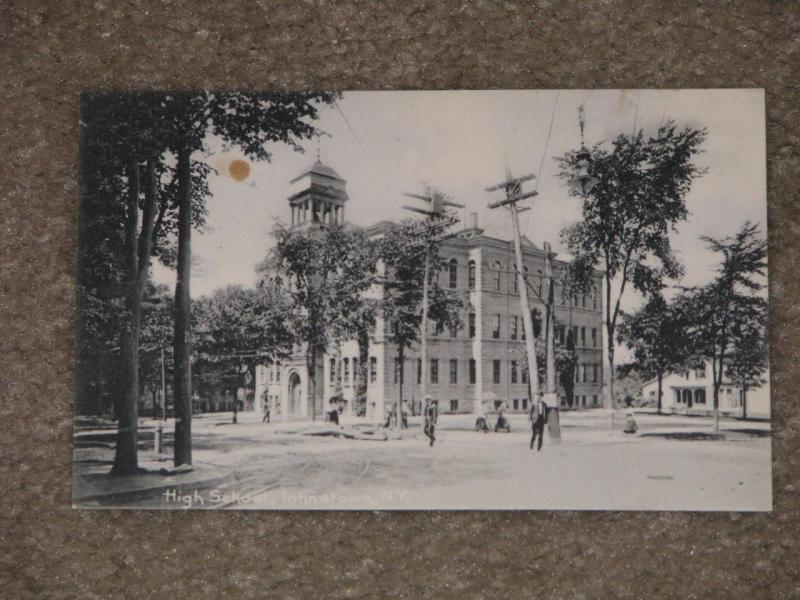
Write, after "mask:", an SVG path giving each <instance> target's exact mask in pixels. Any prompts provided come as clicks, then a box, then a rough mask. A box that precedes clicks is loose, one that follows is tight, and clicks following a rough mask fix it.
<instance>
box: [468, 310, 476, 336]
mask: <svg viewBox="0 0 800 600" xmlns="http://www.w3.org/2000/svg"><path fill="white" fill-rule="evenodd" d="M469 337H470V338H474V337H475V313H469Z"/></svg>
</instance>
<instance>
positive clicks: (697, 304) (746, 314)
mask: <svg viewBox="0 0 800 600" xmlns="http://www.w3.org/2000/svg"><path fill="white" fill-rule="evenodd" d="M702 239H703V240H704V241H705V242H706V244H707V245H708V247H709V249H710V250H712V251H714V252H717V253H719V254H721V255H722V260H721V262H720V263H719V265H718V266H717V269H716V273H717V275H716V277H715V278H714V280H713V281H711V282H710V283H708V284H706V285H705V286H702V287H700V288H694V289H690V290H687V291H686V292H685V293H684V295H683V296H681V298H680V302H681V303H682V305H683V307H682V310H684V311H685V312H686V314H690V315H693V324H692V327H691V329H690V333H691V335H692V338H693V347H694V348H695V350H696V352H698V353H699V354H700V355H701V356H703V357H705V358H707V359H708V360H710V361H711V369H712V378H713V382H714V383H713V390H714V430H715V431H718V430H719V390H720V387H721V386H722V381H723V377H724V375H725V374H726V370H727V368H728V364H729V363H730V360H731V358H732V357H733V356H735V354H736V350H735V347H734V344H735V343H736V341H737V337H739V338H740V341H742V340H741V338H742V337H745V338H746V337H747V336H749V335H759V334H760V335H762V336H765V335H766V333H765V331H766V323H767V300H766V298H765V297H764V290H765V287H766V280H765V278H766V269H767V242H766V240H765V239H764V238H763V236H762V235H761V232H760V230H759V227H758V225H757V224H753V223H751V222H749V221H747V222H745V223H744V224H743V225H742V227H741V229H740V230H739V231H738V232H737V233H736V234H735V235H733V236H729V237H725V238H722V239H714V238H711V237H707V236H703V237H702ZM756 332H758V333H756ZM746 355H747V349H745V348H743V353H742V354H741V355H740V357H739V358H740V359H743V358H744V357H745V356H746Z"/></svg>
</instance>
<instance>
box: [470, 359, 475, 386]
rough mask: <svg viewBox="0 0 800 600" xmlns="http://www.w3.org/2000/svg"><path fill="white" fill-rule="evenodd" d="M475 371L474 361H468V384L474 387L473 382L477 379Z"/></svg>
mask: <svg viewBox="0 0 800 600" xmlns="http://www.w3.org/2000/svg"><path fill="white" fill-rule="evenodd" d="M476 375H477V369H476V368H475V359H474V358H470V359H469V382H470V384H471V385H475V381H476V379H477V377H476Z"/></svg>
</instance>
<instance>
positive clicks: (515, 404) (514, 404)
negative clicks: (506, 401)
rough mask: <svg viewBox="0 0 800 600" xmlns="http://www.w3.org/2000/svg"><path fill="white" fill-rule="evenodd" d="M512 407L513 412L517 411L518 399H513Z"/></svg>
mask: <svg viewBox="0 0 800 600" xmlns="http://www.w3.org/2000/svg"><path fill="white" fill-rule="evenodd" d="M513 406H514V410H519V399H518V398H514V402H513Z"/></svg>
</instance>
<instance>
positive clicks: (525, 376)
mask: <svg viewBox="0 0 800 600" xmlns="http://www.w3.org/2000/svg"><path fill="white" fill-rule="evenodd" d="M522 383H528V367H527V366H526V365H523V366H522Z"/></svg>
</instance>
